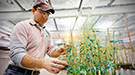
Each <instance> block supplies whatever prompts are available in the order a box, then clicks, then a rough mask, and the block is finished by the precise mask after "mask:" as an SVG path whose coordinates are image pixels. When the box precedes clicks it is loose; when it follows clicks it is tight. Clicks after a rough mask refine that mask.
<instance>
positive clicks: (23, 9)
mask: <svg viewBox="0 0 135 75" xmlns="http://www.w3.org/2000/svg"><path fill="white" fill-rule="evenodd" d="M14 1H15V3H16V4H17V5H18V6H19V7H20V8H21V10H22V11H26V10H25V8H23V6H21V4H20V3H19V2H18V1H17V0H14Z"/></svg>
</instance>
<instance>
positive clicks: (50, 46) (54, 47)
mask: <svg viewBox="0 0 135 75" xmlns="http://www.w3.org/2000/svg"><path fill="white" fill-rule="evenodd" d="M49 36H50V41H49V43H48V45H47V54H48V55H49V56H50V57H51V56H52V55H51V53H52V51H53V50H55V49H57V48H58V46H55V45H54V42H53V40H52V36H51V34H50V33H49Z"/></svg>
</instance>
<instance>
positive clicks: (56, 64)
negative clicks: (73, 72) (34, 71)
mask: <svg viewBox="0 0 135 75" xmlns="http://www.w3.org/2000/svg"><path fill="white" fill-rule="evenodd" d="M42 66H44V67H43V68H45V69H46V70H47V71H49V72H51V73H54V74H57V73H59V72H60V71H61V70H63V69H64V68H65V67H66V66H67V63H66V62H64V61H61V60H58V59H56V58H49V59H45V60H44V62H43V63H42Z"/></svg>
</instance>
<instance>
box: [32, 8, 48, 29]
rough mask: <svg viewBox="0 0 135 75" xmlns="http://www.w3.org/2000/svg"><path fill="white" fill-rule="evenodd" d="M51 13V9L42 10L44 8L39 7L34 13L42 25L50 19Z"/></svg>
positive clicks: (35, 18) (36, 19)
mask: <svg viewBox="0 0 135 75" xmlns="http://www.w3.org/2000/svg"><path fill="white" fill-rule="evenodd" d="M49 15H50V12H49V11H42V9H40V8H39V7H38V8H37V9H36V10H35V13H34V20H35V21H36V22H37V23H39V24H40V26H41V27H42V26H43V24H44V23H45V22H46V21H47V20H48V17H49Z"/></svg>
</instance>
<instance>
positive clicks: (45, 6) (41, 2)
mask: <svg viewBox="0 0 135 75" xmlns="http://www.w3.org/2000/svg"><path fill="white" fill-rule="evenodd" d="M37 5H39V6H40V8H41V10H43V11H48V10H49V11H50V12H51V13H52V14H54V13H55V10H54V9H53V8H52V7H51V6H50V5H49V3H48V1H46V0H36V1H35V3H34V5H33V7H34V6H37Z"/></svg>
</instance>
